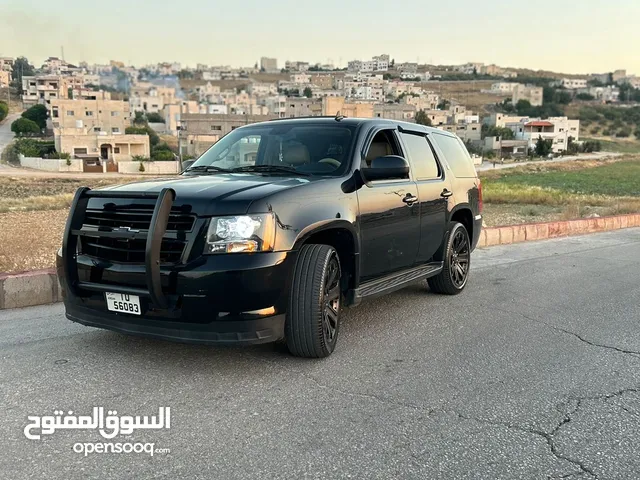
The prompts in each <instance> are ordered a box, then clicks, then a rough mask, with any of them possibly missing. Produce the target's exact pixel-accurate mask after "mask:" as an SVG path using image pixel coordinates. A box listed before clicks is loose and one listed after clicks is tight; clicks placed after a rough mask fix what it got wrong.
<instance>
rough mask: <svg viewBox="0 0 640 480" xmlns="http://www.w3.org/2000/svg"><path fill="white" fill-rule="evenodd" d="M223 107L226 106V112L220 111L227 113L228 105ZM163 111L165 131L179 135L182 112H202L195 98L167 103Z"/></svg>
mask: <svg viewBox="0 0 640 480" xmlns="http://www.w3.org/2000/svg"><path fill="white" fill-rule="evenodd" d="M216 107H217V105H216ZM222 107H224V112H220V113H224V114H226V113H227V111H226V109H227V106H226V105H222ZM162 113H163V115H164V124H165V131H166V132H167V133H170V134H171V135H174V136H177V135H178V129H179V127H180V124H181V116H182V114H185V113H186V114H198V113H200V105H199V104H198V102H195V101H193V100H181V101H179V102H176V103H172V104H167V105H165V106H164V109H163V112H162ZM211 113H218V112H211Z"/></svg>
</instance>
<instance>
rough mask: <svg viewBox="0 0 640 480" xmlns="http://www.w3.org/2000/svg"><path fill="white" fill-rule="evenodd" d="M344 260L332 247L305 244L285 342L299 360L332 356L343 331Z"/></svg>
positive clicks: (297, 266) (298, 263) (295, 280)
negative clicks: (341, 323)
mask: <svg viewBox="0 0 640 480" xmlns="http://www.w3.org/2000/svg"><path fill="white" fill-rule="evenodd" d="M341 274H342V273H341V270H340V259H339V258H338V252H336V250H335V249H334V248H333V247H331V246H329V245H304V246H303V247H302V248H301V249H300V252H299V254H298V260H297V262H296V266H295V268H294V272H293V284H292V287H291V297H290V300H289V312H288V314H287V320H286V323H285V340H286V342H287V347H288V348H289V351H290V352H291V353H292V354H293V355H296V356H298V357H307V358H322V357H327V356H329V355H331V353H332V352H333V350H334V348H335V346H336V341H337V339H338V331H339V330H340V300H341V291H340V277H341Z"/></svg>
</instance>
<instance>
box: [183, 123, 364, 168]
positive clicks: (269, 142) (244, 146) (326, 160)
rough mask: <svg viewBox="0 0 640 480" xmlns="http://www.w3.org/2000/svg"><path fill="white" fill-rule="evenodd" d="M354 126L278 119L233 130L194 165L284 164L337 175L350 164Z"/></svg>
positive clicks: (224, 166)
mask: <svg viewBox="0 0 640 480" xmlns="http://www.w3.org/2000/svg"><path fill="white" fill-rule="evenodd" d="M353 133H354V132H353V127H351V126H347V125H345V126H338V125H334V124H331V125H315V124H308V125H307V124H305V125H301V124H293V125H292V124H279V123H277V122H274V123H270V124H263V125H256V126H254V127H251V126H249V127H243V128H239V129H238V130H234V131H232V132H231V133H229V134H228V135H226V136H224V137H223V138H221V139H220V140H219V141H218V142H217V143H215V144H214V145H213V146H212V147H211V148H210V149H209V150H207V151H206V152H205V153H204V154H202V156H201V157H200V158H199V159H198V160H197V161H196V162H195V163H194V164H193V166H198V165H213V166H216V167H221V168H227V169H233V168H237V167H244V166H248V165H283V166H288V167H293V168H295V169H296V170H298V171H300V172H305V173H309V174H312V175H314V174H316V175H339V174H341V173H343V172H344V171H346V169H347V168H348V167H349V163H350V158H351V157H350V156H349V153H350V151H351V145H352V143H353V138H354V135H353Z"/></svg>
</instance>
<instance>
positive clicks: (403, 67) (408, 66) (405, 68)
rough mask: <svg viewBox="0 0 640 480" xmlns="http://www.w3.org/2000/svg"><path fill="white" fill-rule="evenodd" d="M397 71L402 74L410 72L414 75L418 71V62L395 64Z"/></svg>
mask: <svg viewBox="0 0 640 480" xmlns="http://www.w3.org/2000/svg"><path fill="white" fill-rule="evenodd" d="M395 68H396V71H397V72H398V73H400V74H402V73H408V74H413V75H414V76H415V75H416V74H417V73H418V64H417V63H412V62H405V63H397V64H396V65H395Z"/></svg>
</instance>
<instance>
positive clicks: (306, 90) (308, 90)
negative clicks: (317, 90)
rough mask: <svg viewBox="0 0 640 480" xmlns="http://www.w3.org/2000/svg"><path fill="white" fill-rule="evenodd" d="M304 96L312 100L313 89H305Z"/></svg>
mask: <svg viewBox="0 0 640 480" xmlns="http://www.w3.org/2000/svg"><path fill="white" fill-rule="evenodd" d="M302 94H303V95H304V96H305V97H307V98H311V97H312V96H313V91H312V90H311V87H305V89H304V90H303V91H302Z"/></svg>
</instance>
